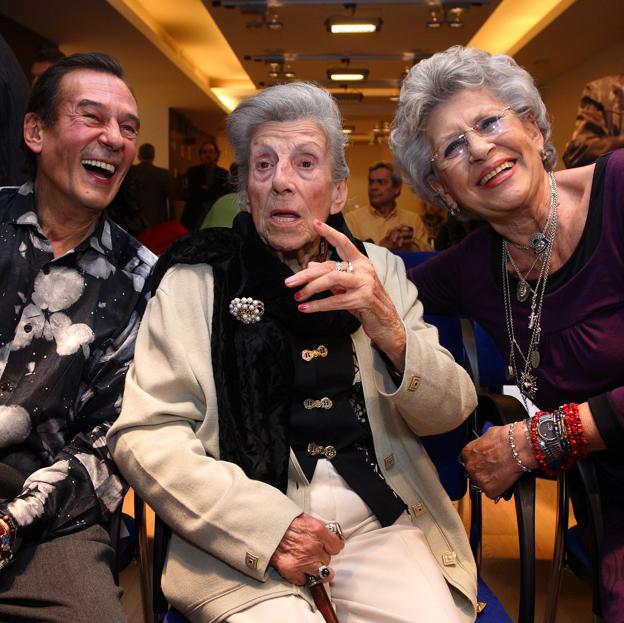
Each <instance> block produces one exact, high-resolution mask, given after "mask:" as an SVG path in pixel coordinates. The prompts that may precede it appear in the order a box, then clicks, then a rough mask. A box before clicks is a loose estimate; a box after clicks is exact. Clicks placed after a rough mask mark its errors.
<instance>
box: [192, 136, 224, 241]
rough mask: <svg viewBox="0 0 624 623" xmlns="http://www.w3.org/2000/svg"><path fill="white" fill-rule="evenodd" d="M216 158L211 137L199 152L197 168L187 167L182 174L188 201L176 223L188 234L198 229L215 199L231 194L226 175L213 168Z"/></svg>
mask: <svg viewBox="0 0 624 623" xmlns="http://www.w3.org/2000/svg"><path fill="white" fill-rule="evenodd" d="M220 155H221V152H220V151H219V146H218V145H217V140H216V139H215V138H214V136H211V137H210V138H209V140H207V141H205V142H203V143H202V144H201V147H200V148H199V159H200V161H201V164H198V165H197V166H194V167H191V168H190V169H189V170H188V171H187V173H186V184H187V190H188V199H187V202H186V206H185V208H184V212H183V213H182V218H181V219H180V222H181V223H182V225H184V227H186V228H187V229H189V230H191V231H193V230H195V229H199V226H200V225H201V224H202V223H203V221H204V218H206V214H208V210H210V208H211V207H212V204H213V203H214V202H215V201H216V200H217V199H218V198H219V197H222V196H223V195H226V194H227V193H231V192H234V188H233V186H232V185H231V184H230V181H229V178H228V172H227V171H226V170H225V169H224V168H222V167H220V166H218V165H217V161H218V160H219V156H220Z"/></svg>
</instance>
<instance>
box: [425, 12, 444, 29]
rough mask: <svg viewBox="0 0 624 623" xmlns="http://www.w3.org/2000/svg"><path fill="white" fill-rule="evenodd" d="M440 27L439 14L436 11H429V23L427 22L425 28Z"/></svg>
mask: <svg viewBox="0 0 624 623" xmlns="http://www.w3.org/2000/svg"><path fill="white" fill-rule="evenodd" d="M440 26H442V18H441V16H440V13H439V12H438V11H436V10H433V11H431V17H430V18H429V21H428V22H427V27H428V28H440Z"/></svg>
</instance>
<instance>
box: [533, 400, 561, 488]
mask: <svg viewBox="0 0 624 623" xmlns="http://www.w3.org/2000/svg"><path fill="white" fill-rule="evenodd" d="M545 413H547V412H546V411H538V412H537V413H536V414H535V415H534V416H533V417H532V418H531V442H532V444H533V451H534V452H535V458H536V459H537V462H538V463H539V466H540V469H541V470H542V471H543V472H544V473H545V474H547V475H548V476H556V475H557V472H556V471H555V470H554V469H551V468H550V467H548V463H546V457H545V456H544V453H543V452H542V449H541V448H540V446H539V443H538V441H537V422H538V420H539V418H540V416H542V415H544V414H545Z"/></svg>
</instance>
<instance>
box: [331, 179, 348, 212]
mask: <svg viewBox="0 0 624 623" xmlns="http://www.w3.org/2000/svg"><path fill="white" fill-rule="evenodd" d="M348 194H349V189H348V185H347V180H341V181H340V182H337V183H336V187H335V189H334V198H333V200H332V204H331V206H330V207H329V213H330V214H338V212H340V211H341V210H342V208H344V206H345V203H346V202H347V196H348Z"/></svg>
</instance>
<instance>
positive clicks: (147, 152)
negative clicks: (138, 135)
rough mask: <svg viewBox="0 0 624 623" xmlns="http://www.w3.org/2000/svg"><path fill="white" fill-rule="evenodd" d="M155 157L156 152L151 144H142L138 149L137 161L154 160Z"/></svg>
mask: <svg viewBox="0 0 624 623" xmlns="http://www.w3.org/2000/svg"><path fill="white" fill-rule="evenodd" d="M155 157H156V150H155V149H154V146H153V145H152V144H151V143H143V145H141V146H140V147H139V160H154V158H155Z"/></svg>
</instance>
